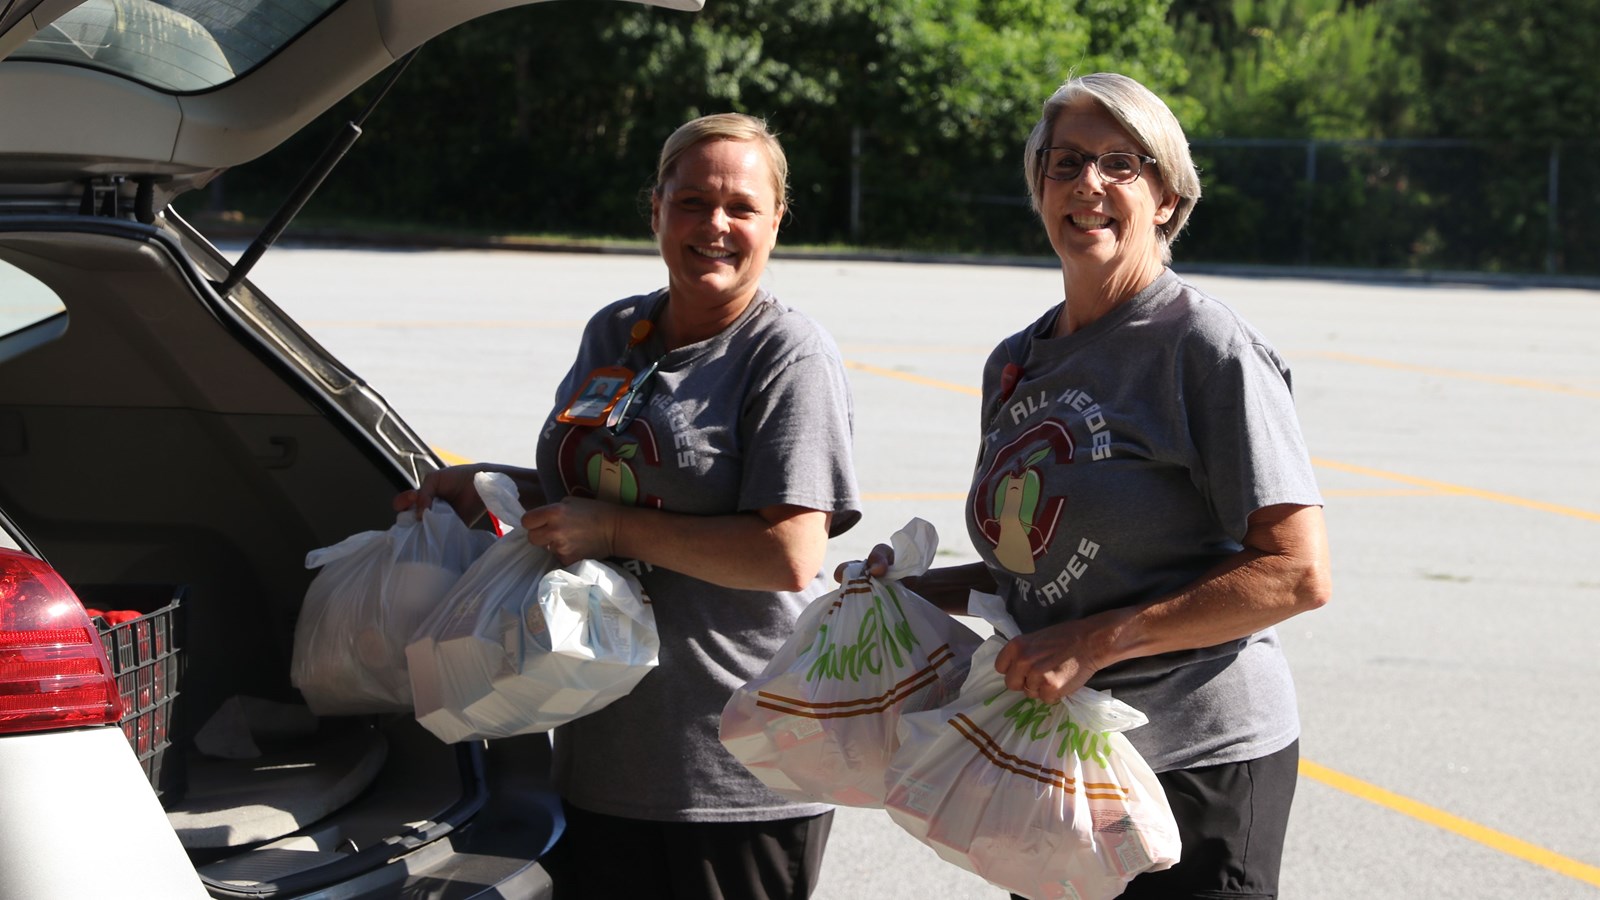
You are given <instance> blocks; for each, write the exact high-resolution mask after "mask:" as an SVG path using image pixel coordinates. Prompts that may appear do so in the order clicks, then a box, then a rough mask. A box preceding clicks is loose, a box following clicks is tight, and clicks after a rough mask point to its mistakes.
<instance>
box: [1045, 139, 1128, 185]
mask: <svg viewBox="0 0 1600 900" xmlns="http://www.w3.org/2000/svg"><path fill="white" fill-rule="evenodd" d="M1090 163H1093V164H1094V168H1095V171H1096V172H1098V173H1100V180H1101V181H1104V182H1106V183H1107V184H1132V183H1133V182H1135V181H1138V180H1139V175H1140V173H1142V172H1143V171H1144V167H1145V166H1147V165H1155V163H1156V158H1155V157H1153V156H1144V155H1142V154H1139V153H1122V152H1116V153H1102V154H1100V155H1099V156H1091V155H1089V154H1087V153H1082V152H1080V151H1077V150H1073V149H1072V148H1070V147H1041V148H1040V149H1039V170H1040V172H1042V173H1043V174H1044V177H1046V178H1048V179H1050V180H1051V181H1076V180H1077V178H1078V176H1079V175H1082V174H1083V167H1084V166H1086V165H1089V164H1090Z"/></svg>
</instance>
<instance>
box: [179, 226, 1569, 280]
mask: <svg viewBox="0 0 1600 900" xmlns="http://www.w3.org/2000/svg"><path fill="white" fill-rule="evenodd" d="M197 227H201V228H202V229H203V231H204V233H206V234H207V236H208V237H209V238H210V239H211V240H212V241H213V242H216V241H239V242H241V243H248V242H250V241H252V240H254V239H255V237H256V232H255V231H254V230H251V229H248V228H244V227H241V226H239V225H238V224H236V223H232V222H228V223H223V222H202V223H198V224H197ZM278 244H279V245H282V246H301V247H324V248H337V247H354V248H379V249H390V250H441V249H443V250H507V251H517V252H529V253H593V254H621V255H628V256H653V255H655V253H656V248H655V244H653V243H651V242H649V241H620V240H613V241H608V240H592V241H589V240H569V239H562V238H540V237H516V236H505V235H487V236H483V235H463V234H456V233H451V232H413V233H392V232H383V231H359V230H350V229H339V228H305V229H300V230H298V231H295V232H294V233H293V236H292V237H291V236H286V237H284V238H283V239H281V240H279V241H278ZM772 258H773V259H779V260H782V259H797V260H819V261H840V262H885V263H907V264H915V265H960V266H1013V267H1016V266H1020V267H1028V268H1047V269H1049V268H1055V267H1056V266H1058V265H1059V262H1058V261H1057V260H1056V258H1055V257H1053V256H1005V255H984V254H976V253H925V252H917V251H911V250H882V249H871V248H867V249H859V250H851V249H831V248H806V247H795V248H785V247H782V246H779V247H778V248H776V249H775V250H773V252H772ZM1173 268H1174V269H1176V270H1178V271H1179V272H1180V273H1182V274H1194V275H1218V276H1223V277H1230V278H1284V279H1292V278H1298V279H1313V280H1318V281H1346V282H1353V283H1362V284H1394V285H1438V286H1441V287H1443V286H1449V285H1461V286H1473V287H1491V288H1503V289H1505V290H1516V289H1525V288H1568V289H1573V290H1585V291H1600V276H1586V275H1548V274H1540V273H1525V274H1513V273H1506V272H1469V271H1448V270H1427V269H1359V268H1339V267H1334V266H1269V265H1258V264H1246V263H1204V262H1179V263H1177V264H1175V265H1174V266H1173Z"/></svg>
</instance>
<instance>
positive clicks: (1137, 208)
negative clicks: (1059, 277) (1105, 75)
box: [1039, 97, 1178, 285]
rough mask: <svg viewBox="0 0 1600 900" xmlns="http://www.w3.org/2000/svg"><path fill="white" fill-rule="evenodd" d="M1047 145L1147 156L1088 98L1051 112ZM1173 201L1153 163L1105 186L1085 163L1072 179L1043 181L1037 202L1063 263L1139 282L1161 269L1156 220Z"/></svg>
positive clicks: (1166, 215)
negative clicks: (1127, 180) (1128, 180)
mask: <svg viewBox="0 0 1600 900" xmlns="http://www.w3.org/2000/svg"><path fill="white" fill-rule="evenodd" d="M1047 146H1050V147H1070V148H1072V149H1074V150H1077V151H1079V152H1080V153H1084V154H1086V155H1089V156H1097V155H1099V154H1102V153H1113V152H1120V153H1136V154H1139V155H1141V156H1143V155H1147V154H1146V150H1145V149H1144V148H1143V147H1141V146H1139V144H1138V142H1137V141H1135V140H1134V139H1133V137H1132V135H1130V134H1128V132H1127V130H1126V129H1124V128H1123V127H1122V125H1121V124H1119V123H1118V122H1117V120H1116V119H1114V118H1112V116H1111V114H1110V113H1108V112H1106V110H1105V108H1104V107H1102V106H1101V105H1100V104H1099V103H1096V102H1095V101H1094V100H1092V99H1089V98H1087V97H1085V98H1083V99H1081V100H1079V101H1078V102H1076V103H1074V104H1073V105H1071V106H1068V107H1067V108H1066V109H1064V110H1062V111H1061V113H1060V114H1059V115H1058V116H1057V117H1056V120H1055V123H1054V125H1053V126H1052V127H1051V130H1050V140H1049V142H1048V144H1047ZM1177 202H1178V198H1177V196H1176V195H1174V194H1170V193H1168V192H1167V191H1166V189H1165V187H1164V186H1163V184H1162V181H1161V172H1160V170H1159V169H1158V168H1157V167H1156V166H1155V165H1152V164H1146V165H1145V166H1144V170H1143V172H1142V174H1140V176H1139V178H1138V180H1136V181H1134V182H1132V183H1131V184H1108V183H1106V181H1105V180H1104V179H1102V178H1101V177H1100V173H1099V171H1098V170H1097V169H1096V168H1095V167H1094V166H1084V167H1083V172H1082V173H1081V174H1080V175H1079V176H1078V177H1077V178H1076V179H1074V180H1072V181H1052V180H1050V179H1048V178H1046V179H1043V185H1042V191H1041V196H1040V203H1039V207H1040V216H1041V218H1042V219H1043V221H1044V224H1045V229H1046V231H1047V232H1048V233H1049V236H1050V245H1051V246H1052V247H1054V248H1055V251H1056V255H1057V256H1059V257H1061V262H1062V264H1063V265H1064V266H1065V267H1066V268H1068V269H1069V270H1070V269H1073V268H1081V269H1084V270H1086V271H1093V272H1095V273H1097V274H1098V276H1099V277H1102V278H1104V279H1105V280H1107V281H1112V280H1116V281H1124V280H1126V281H1128V282H1130V283H1138V284H1141V285H1142V284H1144V283H1148V281H1149V279H1150V278H1153V277H1154V275H1155V274H1158V273H1159V272H1160V270H1161V267H1162V262H1161V260H1162V245H1161V241H1160V240H1159V238H1158V237H1157V235H1156V226H1157V225H1161V224H1163V223H1165V222H1166V221H1167V220H1168V219H1170V218H1171V217H1172V212H1173V210H1174V209H1175V208H1176V206H1177Z"/></svg>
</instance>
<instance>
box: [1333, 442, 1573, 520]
mask: <svg viewBox="0 0 1600 900" xmlns="http://www.w3.org/2000/svg"><path fill="white" fill-rule="evenodd" d="M1311 462H1312V464H1313V465H1317V466H1320V467H1322V468H1324V469H1334V470H1336V471H1340V472H1349V473H1351V474H1353V475H1365V476H1367V477H1369V478H1383V479H1386V480H1388V481H1398V482H1400V483H1402V484H1410V485H1415V486H1417V487H1420V488H1427V489H1428V490H1432V491H1438V492H1440V493H1442V494H1454V495H1456V496H1460V497H1475V498H1477V499H1479V500H1488V501H1490V502H1493V503H1504V504H1506V505H1508V506H1520V507H1522V508H1524V509H1536V510H1538V511H1540V512H1547V513H1555V514H1556V515H1558V516H1571V517H1572V518H1574V519H1584V520H1587V521H1590V522H1600V513H1596V512H1590V511H1589V510H1587V509H1578V508H1577V507H1574V506H1562V505H1560V504H1558V503H1545V502H1543V501H1541V500H1529V499H1527V498H1526V497H1517V496H1513V495H1511V494H1501V493H1497V492H1495V491H1484V490H1479V489H1478V488H1471V487H1466V486H1464V485H1459V484H1450V483H1448V482H1444V481H1433V480H1432V479H1428V478H1417V477H1416V476H1414V475H1402V474H1400V473H1399V472H1385V471H1383V470H1381V469H1369V468H1367V467H1366V466H1353V465H1350V464H1349V463H1342V462H1335V461H1333V460H1331V459H1318V458H1316V457H1312V459H1311Z"/></svg>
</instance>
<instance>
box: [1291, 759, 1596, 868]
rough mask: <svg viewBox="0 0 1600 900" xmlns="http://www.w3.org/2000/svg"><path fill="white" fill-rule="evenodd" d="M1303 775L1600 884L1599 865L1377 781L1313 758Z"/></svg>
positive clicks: (1304, 764)
mask: <svg viewBox="0 0 1600 900" xmlns="http://www.w3.org/2000/svg"><path fill="white" fill-rule="evenodd" d="M1300 774H1301V775H1303V776H1305V777H1306V778H1310V779H1311V780H1312V781H1318V782H1321V783H1323V784H1325V785H1327V786H1329V787H1331V788H1335V789H1337V790H1341V791H1344V792H1345V793H1347V794H1352V795H1354V796H1357V797H1360V798H1361V799H1363V800H1367V801H1370V802H1372V803H1376V804H1378V805H1379V806H1382V807H1385V808H1386V809H1392V810H1394V811H1396V812H1399V813H1404V814H1405V815H1408V816H1410V817H1412V818H1413V819H1418V820H1421V821H1423V822H1427V823H1428V824H1429V825H1433V826H1435V827H1437V828H1443V829H1444V830H1445V831H1448V832H1451V833H1453V834H1458V835H1460V836H1462V837H1464V838H1466V839H1468V840H1470V841H1476V842H1477V843H1480V844H1482V845H1484V846H1485V847H1488V848H1490V849H1491V850H1498V851H1500V852H1501V853H1505V854H1507V855H1510V856H1515V857H1516V858H1518V859H1520V860H1524V861H1526V862H1530V863H1533V864H1534V865H1536V866H1542V867H1543V868H1546V869H1549V870H1551V871H1552V872H1556V873H1558V874H1561V875H1565V876H1567V877H1568V878H1576V879H1577V880H1579V881H1582V882H1584V883H1585V884H1591V885H1594V886H1595V887H1600V868H1596V867H1595V866H1591V865H1588V864H1587V863H1581V862H1578V861H1577V860H1575V859H1570V858H1568V857H1565V856H1562V855H1561V854H1559V853H1556V852H1554V851H1551V850H1546V849H1544V848H1543V847H1538V846H1535V845H1533V844H1530V843H1528V842H1527V841H1524V840H1520V839H1518V838H1514V837H1512V836H1511V835H1509V834H1505V833H1503V832H1499V831H1495V830H1494V829H1493V828H1485V827H1484V826H1482V825H1479V824H1478V823H1476V822H1471V821H1468V820H1466V819H1463V818H1461V817H1460V816H1453V815H1451V814H1450V813H1447V812H1445V811H1444V810H1441V809H1434V808H1433V807H1431V806H1428V805H1427V804H1425V803H1419V802H1417V801H1415V800H1412V799H1411V798H1410V797H1403V796H1401V795H1399V794H1396V793H1394V792H1393V791H1386V790H1384V789H1383V788H1381V787H1378V786H1377V785H1375V784H1368V783H1367V782H1365V781H1362V780H1361V779H1359V778H1352V777H1351V776H1349V775H1346V774H1344V773H1343V772H1336V771H1334V770H1333V769H1330V768H1328V767H1327V766H1320V765H1317V764H1316V763H1314V762H1311V761H1310V760H1305V759H1302V760H1300Z"/></svg>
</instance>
